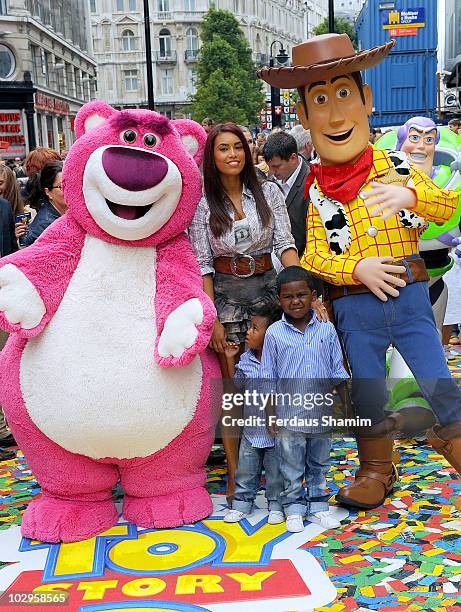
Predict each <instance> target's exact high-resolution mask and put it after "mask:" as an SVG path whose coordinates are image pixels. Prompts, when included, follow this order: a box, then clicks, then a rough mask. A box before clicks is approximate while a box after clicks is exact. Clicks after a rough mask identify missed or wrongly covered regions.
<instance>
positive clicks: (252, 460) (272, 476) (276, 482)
mask: <svg viewBox="0 0 461 612" xmlns="http://www.w3.org/2000/svg"><path fill="white" fill-rule="evenodd" d="M263 465H264V469H265V471H266V499H267V504H268V506H269V511H272V510H280V511H281V510H282V506H281V504H280V491H281V490H282V486H283V480H282V475H281V474H280V470H279V459H278V456H277V453H276V450H275V447H274V446H273V447H272V448H253V446H251V444H250V442H248V440H247V439H246V438H245V436H244V435H243V436H242V440H241V442H240V450H239V462H238V466H237V471H236V473H235V493H234V498H233V500H232V509H233V510H240V512H245V513H246V514H249V513H250V512H251V510H252V508H253V502H254V499H255V497H256V493H257V492H258V489H259V482H260V478H261V472H262V467H263Z"/></svg>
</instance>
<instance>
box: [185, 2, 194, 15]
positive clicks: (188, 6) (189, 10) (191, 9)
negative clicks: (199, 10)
mask: <svg viewBox="0 0 461 612" xmlns="http://www.w3.org/2000/svg"><path fill="white" fill-rule="evenodd" d="M184 10H185V11H186V13H193V12H194V11H195V0H184Z"/></svg>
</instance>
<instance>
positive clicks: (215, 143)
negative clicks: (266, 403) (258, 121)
mask: <svg viewBox="0 0 461 612" xmlns="http://www.w3.org/2000/svg"><path fill="white" fill-rule="evenodd" d="M202 126H203V127H204V129H205V130H206V132H207V135H208V137H207V142H206V146H205V151H204V158H203V196H202V198H201V200H200V201H199V203H198V205H197V209H196V213H195V216H194V219H193V221H192V224H191V226H190V228H189V239H190V242H191V245H192V247H193V249H194V252H195V255H196V258H197V261H198V264H199V267H200V271H201V274H202V277H203V286H204V290H205V292H206V293H207V294H208V295H209V296H210V298H211V299H212V300H213V302H214V304H215V307H216V311H217V319H216V321H215V324H214V329H213V333H212V337H211V341H210V347H211V348H212V349H213V350H214V351H215V352H216V354H217V356H218V358H219V362H220V366H221V373H222V376H223V380H224V384H225V386H227V387H228V388H229V389H230V390H232V391H234V392H235V390H236V389H237V390H238V389H239V388H242V385H243V386H244V385H245V384H251V381H252V380H254V379H275V380H278V379H288V380H290V379H307V378H317V379H325V380H329V381H333V382H334V384H331V388H329V389H325V392H329V391H333V390H334V391H335V393H336V394H337V395H338V396H339V397H340V398H341V402H342V404H343V407H344V408H346V407H347V404H348V398H347V392H346V388H345V381H346V380H347V378H348V376H349V375H348V372H347V371H346V369H345V368H344V365H343V352H342V350H341V346H340V343H339V340H338V337H337V335H336V331H335V328H334V326H333V325H332V324H331V323H330V322H329V321H328V316H327V314H326V309H325V307H324V306H323V305H322V302H321V301H320V300H319V299H318V297H319V296H320V295H321V291H322V289H321V284H320V283H319V281H318V280H317V279H316V278H315V277H314V276H313V275H312V274H310V273H308V272H307V271H306V270H305V269H304V268H302V267H301V264H300V256H301V255H302V254H303V253H304V251H305V248H306V218H307V213H308V202H309V200H308V195H307V194H306V193H305V191H304V185H305V182H306V178H307V176H308V175H309V171H310V167H309V164H310V162H311V161H312V160H313V158H314V156H315V152H314V150H313V146H312V141H311V138H310V133H309V130H306V129H304V128H303V127H302V126H301V125H298V126H295V127H294V128H292V129H291V130H290V131H283V130H280V129H278V130H273V132H272V133H270V134H269V135H266V134H264V133H262V132H259V133H258V134H257V136H256V137H254V136H253V134H252V132H251V130H250V129H249V128H248V127H246V126H242V125H236V124H234V123H224V124H217V125H216V124H215V123H214V122H213V120H212V119H210V118H205V119H204V120H203V121H202ZM450 128H451V129H453V130H454V131H455V129H454V128H456V131H458V130H460V128H461V126H460V124H459V123H457V124H456V126H455V124H454V122H453V121H452V122H450ZM380 135H381V131H380V130H379V129H373V130H372V131H371V133H370V141H371V142H373V141H374V140H375V139H377V138H379V136H380ZM62 164H63V161H62V159H61V156H60V155H59V154H58V153H57V152H56V151H53V150H51V149H47V148H42V147H40V148H38V149H35V150H34V151H32V152H31V153H30V154H29V155H28V156H27V158H26V160H25V162H24V163H22V160H21V159H19V158H17V159H15V160H14V167H13V165H11V166H12V167H10V164H3V165H0V196H1V197H0V255H1V256H2V257H3V256H6V255H8V254H10V253H12V252H14V251H16V250H17V249H19V248H27V247H28V246H30V245H31V244H33V243H34V242H35V240H36V239H37V238H38V237H39V236H40V235H41V233H42V232H43V231H45V229H46V228H47V227H48V226H49V225H50V224H51V223H53V222H54V221H55V220H56V219H58V218H59V217H60V216H61V215H63V214H64V213H65V212H66V208H67V206H66V203H65V201H64V196H63V191H62V185H61V172H62ZM0 334H1V335H0V348H1V347H2V346H3V344H4V342H5V341H6V334H5V333H3V332H1V331H0ZM453 342H454V341H453ZM253 408H254V407H253ZM272 408H273V409H275V408H274V407H272ZM249 409H250V407H249V406H245V410H249ZM257 409H258V410H261V407H260V406H258V407H257ZM269 409H270V407H269ZM232 411H233V412H232V414H233V415H234V416H235V414H236V412H235V407H234V408H233V409H232ZM268 414H269V413H268ZM273 414H274V415H275V412H274V413H273ZM286 416H288V417H291V416H293V408H292V407H291V412H290V409H289V408H287V413H286ZM294 416H299V414H298V415H294ZM234 420H235V419H234ZM312 431H313V429H312V424H311V425H305V426H304V427H303V426H300V427H292V428H288V427H277V426H276V425H274V424H271V423H269V422H268V423H267V426H266V424H262V425H261V424H257V425H254V426H253V425H251V426H247V425H245V427H244V429H243V432H240V427H239V426H237V425H225V426H224V425H223V426H222V427H221V436H222V440H223V446H224V449H225V452H226V457H227V465H228V503H229V510H228V513H227V515H226V516H225V519H224V520H225V521H227V522H237V521H239V520H241V519H242V518H243V517H245V516H247V515H248V514H249V513H251V511H252V508H253V504H254V500H255V496H256V493H257V490H258V488H259V486H260V477H261V471H262V468H263V467H264V469H265V474H266V497H267V501H268V507H269V523H272V524H275V523H280V522H283V521H284V520H286V525H287V529H288V530H289V531H293V532H296V531H301V530H302V529H303V528H304V527H303V519H304V517H305V516H308V517H309V519H310V520H311V521H313V522H317V523H319V524H320V525H322V526H324V527H326V528H335V527H338V526H339V522H338V521H337V520H336V518H335V517H334V513H333V514H332V512H331V509H330V508H329V506H328V498H329V496H328V494H327V486H326V475H327V472H328V469H329V465H330V449H331V439H330V438H329V437H328V436H315V435H314V436H313V435H311V434H312ZM12 443H14V439H13V438H12V435H11V433H10V432H9V430H8V427H7V424H6V423H5V420H4V418H3V416H2V414H1V411H0V447H8V446H9V445H10V444H12ZM1 452H2V455H0V459H7V458H9V457H10V456H11V453H9V451H7V450H3V451H1ZM305 478H306V486H307V493H306V490H305V487H304V479H305Z"/></svg>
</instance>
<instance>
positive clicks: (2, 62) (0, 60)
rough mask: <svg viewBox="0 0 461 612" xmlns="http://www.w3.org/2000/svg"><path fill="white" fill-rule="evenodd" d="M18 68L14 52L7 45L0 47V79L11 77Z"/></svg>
mask: <svg viewBox="0 0 461 612" xmlns="http://www.w3.org/2000/svg"><path fill="white" fill-rule="evenodd" d="M15 68H16V60H15V59H14V55H13V52H12V51H11V49H10V48H9V47H7V46H6V45H0V79H7V78H8V77H10V76H11V75H12V74H13V72H14V70H15Z"/></svg>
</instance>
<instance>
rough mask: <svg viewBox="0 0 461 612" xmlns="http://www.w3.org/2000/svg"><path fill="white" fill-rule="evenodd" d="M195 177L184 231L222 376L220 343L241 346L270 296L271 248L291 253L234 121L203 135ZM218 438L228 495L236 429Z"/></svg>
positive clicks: (286, 256) (289, 256)
mask: <svg viewBox="0 0 461 612" xmlns="http://www.w3.org/2000/svg"><path fill="white" fill-rule="evenodd" d="M203 177H204V192H205V195H204V196H203V197H202V199H201V200H200V202H199V204H198V207H197V210H196V213H195V216H194V219H193V221H192V224H191V226H190V228H189V237H190V241H191V243H192V247H193V249H194V251H195V254H196V257H197V260H198V263H199V266H200V270H201V272H202V276H203V287H204V290H205V292H206V293H207V294H208V295H209V296H210V297H211V299H212V300H213V301H214V303H215V306H216V310H217V313H218V318H217V319H216V322H215V325H214V329H213V335H212V338H211V342H210V346H211V348H213V349H214V350H215V351H216V352H217V354H218V357H219V360H220V364H221V372H222V375H223V378H224V379H227V378H228V372H227V365H226V359H225V354H224V353H225V350H226V348H228V347H230V346H235V345H239V347H240V348H241V350H243V348H244V343H245V336H246V332H247V329H248V326H249V320H250V317H251V315H252V312H253V311H254V309H255V308H258V307H260V306H262V305H264V304H266V303H268V302H273V301H275V299H276V291H275V278H276V273H275V270H274V268H273V266H272V261H271V251H272V250H274V251H275V253H276V255H277V257H278V258H279V259H280V260H281V262H282V264H283V265H284V266H293V265H299V259H298V254H297V251H296V248H295V243H294V240H293V237H292V235H291V231H290V221H289V218H288V213H287V210H286V206H285V202H284V200H283V197H282V195H281V192H280V190H279V188H278V187H277V186H276V185H274V184H273V183H270V182H265V183H263V184H260V183H259V182H258V180H257V178H256V174H255V170H254V166H253V163H252V158H251V152H250V148H249V146H248V142H247V140H246V139H245V137H244V135H243V133H242V131H241V130H240V129H239V128H238V127H237V126H236V125H235V124H233V123H225V124H221V125H217V126H215V127H214V128H213V129H212V131H211V132H210V134H209V135H208V139H207V142H206V146H205V152H204V158H203ZM222 438H223V445H224V450H225V451H226V457H227V464H228V495H232V493H233V489H234V472H235V467H236V461H237V455H238V432H236V431H232V430H231V429H230V428H225V429H224V428H223V431H222Z"/></svg>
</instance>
